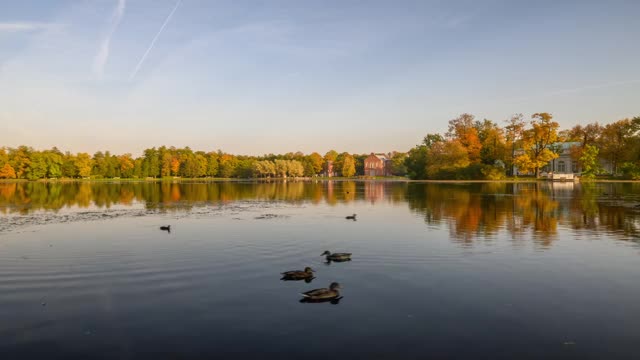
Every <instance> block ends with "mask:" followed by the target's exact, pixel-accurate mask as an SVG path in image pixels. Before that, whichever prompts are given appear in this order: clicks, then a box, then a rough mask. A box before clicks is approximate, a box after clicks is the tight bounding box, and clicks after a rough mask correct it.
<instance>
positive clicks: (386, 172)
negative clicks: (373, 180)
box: [364, 153, 391, 176]
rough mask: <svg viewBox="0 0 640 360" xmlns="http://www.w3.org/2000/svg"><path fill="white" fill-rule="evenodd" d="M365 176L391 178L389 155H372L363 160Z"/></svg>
mask: <svg viewBox="0 0 640 360" xmlns="http://www.w3.org/2000/svg"><path fill="white" fill-rule="evenodd" d="M364 175H365V176H391V155H390V154H374V153H371V155H369V156H367V158H366V159H364Z"/></svg>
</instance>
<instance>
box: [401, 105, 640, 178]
mask: <svg viewBox="0 0 640 360" xmlns="http://www.w3.org/2000/svg"><path fill="white" fill-rule="evenodd" d="M639 130H640V116H639V117H635V118H632V119H622V120H618V121H616V122H613V123H611V124H607V125H601V124H599V123H598V122H594V123H590V124H587V125H584V126H583V125H576V126H574V127H572V128H571V129H567V130H560V129H559V124H558V123H557V122H556V121H553V116H552V115H551V114H549V113H535V114H533V115H531V118H530V119H529V120H528V121H527V120H525V117H524V116H523V115H522V114H516V115H514V116H512V117H511V118H509V119H507V120H506V121H505V125H504V126H500V125H499V124H497V123H495V122H494V121H491V120H488V119H484V120H476V119H475V117H474V116H473V115H471V114H466V113H465V114H462V115H460V116H458V117H457V118H455V119H452V120H450V121H449V128H448V131H447V133H446V134H438V133H432V134H427V135H426V136H425V137H424V139H423V141H422V143H421V144H418V145H417V146H416V147H414V148H413V149H411V150H410V151H409V152H408V155H407V158H406V160H405V165H406V167H407V171H408V174H409V176H410V177H411V178H413V179H487V180H494V179H502V178H505V177H506V176H509V175H517V174H513V169H514V167H516V168H517V169H518V172H519V173H521V174H522V173H530V174H532V175H534V176H536V177H538V176H539V175H540V172H541V169H543V168H544V167H545V166H546V165H547V164H548V163H549V162H550V161H551V160H553V159H555V158H558V157H559V156H560V154H561V153H562V151H563V147H562V143H566V142H571V143H574V144H572V145H574V146H572V147H571V148H570V149H569V151H570V156H571V160H572V161H574V162H575V163H576V164H577V165H578V167H579V169H580V171H581V172H582V175H583V176H585V177H595V176H596V175H598V174H602V173H604V169H603V168H602V166H601V164H602V162H603V161H604V162H607V163H608V164H610V167H611V174H610V175H619V174H621V175H624V176H625V177H627V178H632V179H638V178H640V134H639Z"/></svg>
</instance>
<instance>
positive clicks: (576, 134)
mask: <svg viewBox="0 0 640 360" xmlns="http://www.w3.org/2000/svg"><path fill="white" fill-rule="evenodd" d="M602 130H603V127H602V126H600V124H598V123H597V122H596V123H592V124H588V125H585V126H582V125H576V126H574V127H573V128H571V129H569V130H568V131H567V137H566V141H572V142H579V143H580V146H573V147H571V150H570V151H571V153H570V155H571V160H573V161H575V162H577V163H578V164H580V166H581V167H583V166H584V164H582V160H581V158H582V155H583V154H584V152H585V150H586V147H587V146H589V145H595V144H597V143H598V141H599V139H600V136H601V135H602Z"/></svg>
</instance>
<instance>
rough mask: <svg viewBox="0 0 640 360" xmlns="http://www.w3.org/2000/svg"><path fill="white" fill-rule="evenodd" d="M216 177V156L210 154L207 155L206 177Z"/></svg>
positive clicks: (213, 153)
mask: <svg viewBox="0 0 640 360" xmlns="http://www.w3.org/2000/svg"><path fill="white" fill-rule="evenodd" d="M216 175H218V154H217V153H215V152H210V153H208V154H207V176H211V177H215V176H216Z"/></svg>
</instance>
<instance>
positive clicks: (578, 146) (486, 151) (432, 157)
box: [0, 113, 640, 180]
mask: <svg viewBox="0 0 640 360" xmlns="http://www.w3.org/2000/svg"><path fill="white" fill-rule="evenodd" d="M639 131H640V116H638V117H635V118H632V119H622V120H618V121H615V122H613V123H610V124H606V125H601V124H599V123H598V122H594V123H590V124H587V125H576V126H574V127H572V128H571V129H567V130H560V129H559V124H558V123H557V122H556V121H554V120H553V116H552V115H551V114H549V113H535V114H533V115H531V117H530V119H528V120H526V119H525V117H524V116H523V115H522V114H516V115H514V116H512V117H510V118H509V119H507V120H506V121H505V124H504V126H500V125H499V124H498V123H496V122H494V121H492V120H488V119H483V120H476V118H475V116H474V115H472V114H466V113H465V114H461V115H460V116H458V117H457V118H455V119H452V120H450V121H449V127H448V131H447V132H446V133H445V134H438V133H430V134H427V135H426V136H425V137H424V139H423V141H422V143H420V144H418V145H417V146H415V147H414V148H412V149H411V150H409V151H408V152H407V153H401V152H394V153H393V156H392V158H391V162H390V168H391V173H392V174H393V175H398V176H404V175H408V176H409V177H411V178H413V179H460V180H465V179H487V180H495V179H502V178H505V177H506V176H513V175H517V174H514V173H513V169H514V167H515V168H517V169H518V172H519V173H520V174H522V173H530V174H533V175H535V176H536V177H538V176H539V175H540V172H541V170H542V169H543V168H544V167H545V166H546V165H547V164H548V163H549V161H551V160H553V159H555V158H557V157H558V156H559V155H560V153H561V152H562V151H563V147H562V146H561V144H562V143H565V142H571V143H574V145H575V146H573V147H571V148H570V156H571V159H572V161H573V162H574V163H575V164H577V165H578V167H579V169H580V170H579V171H580V172H581V173H582V175H583V176H586V177H594V176H596V175H598V174H601V173H604V169H603V168H602V166H601V164H602V162H603V161H604V162H606V163H607V164H609V165H610V166H609V167H610V174H612V175H623V176H625V177H626V178H632V179H640V134H639ZM367 156H368V155H367V154H349V153H347V152H342V153H338V152H337V151H335V150H330V151H328V152H327V153H326V154H324V155H320V154H319V153H317V152H313V153H311V154H303V153H302V152H295V153H292V152H290V153H286V154H280V155H275V154H268V155H263V156H246V155H234V154H229V153H225V152H222V151H220V150H218V151H212V152H204V151H193V150H191V149H190V148H189V147H184V148H175V147H166V146H160V147H158V148H156V147H153V148H150V149H145V150H144V152H143V154H142V156H140V157H133V156H132V155H131V154H129V153H126V154H121V155H115V154H112V153H110V152H109V151H104V152H102V151H98V152H96V153H94V154H93V155H90V154H88V153H77V154H72V153H70V152H68V151H67V152H64V153H63V152H62V151H60V150H59V149H58V148H56V147H54V148H52V149H49V150H35V149H33V148H31V147H28V146H19V147H17V148H7V147H2V148H0V179H29V180H37V179H51V178H95V179H100V178H134V179H135V178H137V179H144V178H167V177H185V178H205V177H209V178H214V177H218V178H270V177H280V178H282V177H302V176H304V177H312V176H317V175H321V174H323V172H325V171H326V169H325V164H326V163H327V162H329V161H331V162H332V163H333V173H334V174H335V175H337V176H344V177H351V176H359V175H364V159H365V158H366V157H367ZM334 174H332V175H334Z"/></svg>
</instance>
